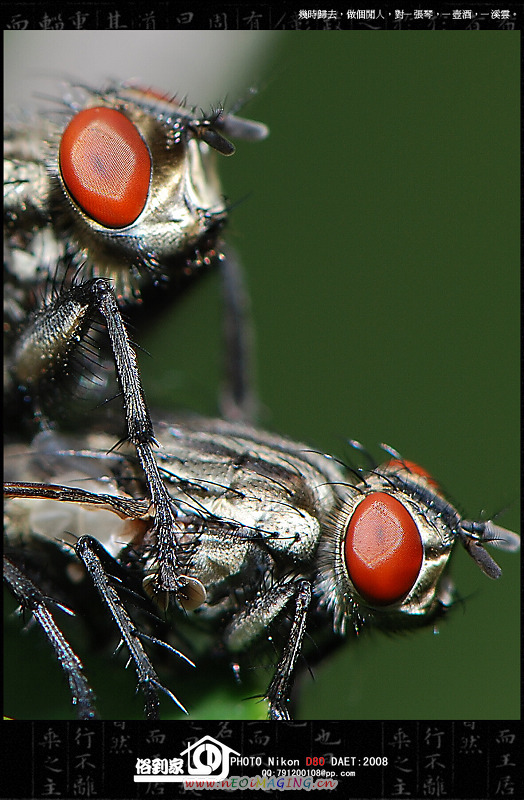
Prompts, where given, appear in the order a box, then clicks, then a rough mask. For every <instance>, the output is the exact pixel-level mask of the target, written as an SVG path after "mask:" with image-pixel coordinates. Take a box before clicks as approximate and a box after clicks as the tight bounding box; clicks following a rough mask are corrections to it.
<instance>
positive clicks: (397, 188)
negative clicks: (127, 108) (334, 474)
mask: <svg viewBox="0 0 524 800" xmlns="http://www.w3.org/2000/svg"><path fill="white" fill-rule="evenodd" d="M173 35H175V36H176V35H177V34H173ZM178 35H180V34H178ZM256 35H257V34H253V36H256ZM271 44H272V49H271V50H270V51H269V50H268V60H267V63H266V64H265V66H260V70H259V79H260V80H259V85H260V87H261V91H260V93H259V94H258V96H257V97H256V98H255V99H254V100H252V101H251V102H250V103H249V105H248V107H247V108H246V109H244V112H243V113H245V115H246V116H250V117H252V118H254V119H260V120H263V121H264V122H265V123H267V124H268V125H269V127H270V129H271V136H270V137H269V139H268V140H267V141H266V142H264V143H260V144H256V145H255V144H247V143H239V145H238V149H237V154H236V155H235V156H234V157H233V158H231V159H229V160H226V159H223V161H222V163H221V173H222V176H223V179H224V185H225V190H226V193H227V195H228V197H229V199H230V200H231V202H232V203H235V202H236V201H237V200H238V201H241V202H239V204H238V205H237V206H236V207H235V209H234V211H233V212H232V215H231V223H230V226H229V234H228V238H229V241H230V242H231V243H232V244H234V246H235V247H236V249H237V250H238V252H239V254H240V255H241V258H242V261H243V263H244V267H245V271H246V275H247V282H248V285H249V289H250V292H251V296H252V306H253V318H254V324H255V330H256V336H257V347H256V355H257V383H258V387H259V393H260V397H261V400H262V409H261V415H260V421H261V424H262V425H263V426H264V427H266V428H269V429H271V430H275V431H277V432H280V433H283V434H286V435H288V436H290V437H292V438H295V439H297V440H302V441H306V442H308V443H309V444H311V445H313V446H315V447H318V448H319V449H322V450H325V451H327V452H330V453H332V454H334V455H337V456H339V457H341V458H347V457H348V456H349V452H350V451H349V448H348V447H347V445H346V444H345V439H346V438H348V437H352V438H356V439H358V440H359V441H361V442H363V443H364V444H365V445H366V446H367V447H368V448H369V449H370V450H371V451H372V452H373V454H374V455H375V456H376V457H377V458H380V448H379V444H380V442H387V443H388V444H390V445H392V446H394V447H395V448H396V449H397V450H399V451H400V452H401V453H402V455H403V456H405V457H406V458H409V459H412V460H415V461H417V462H419V463H420V464H421V465H422V466H424V467H425V468H426V469H427V470H429V471H430V472H431V473H432V474H433V475H434V476H435V477H436V478H437V479H438V480H439V481H440V483H441V485H442V486H443V487H444V488H445V489H446V490H447V492H448V495H449V497H450V499H452V500H453V501H454V502H456V504H458V507H459V508H460V510H461V511H463V512H464V513H465V514H466V515H467V516H469V517H473V518H478V517H480V516H481V515H482V514H485V515H486V516H487V517H490V516H492V515H495V514H498V513H501V516H500V517H499V518H498V521H499V522H500V524H502V525H504V526H505V527H508V528H511V529H514V530H516V529H517V530H518V524H519V509H518V500H519V489H520V481H519V464H520V448H519V442H520V427H519V409H520V402H519V389H520V374H519V363H520V362H519V297H520V287H519V263H520V262H519V252H520V248H519V245H520V237H519V223H520V214H519V197H520V191H519V176H520V164H519V152H520V148H519V110H520V99H519V88H520V82H519V63H520V59H519V37H518V33H516V32H515V33H511V32H415V31H413V32H378V33H374V32H351V31H348V32H335V31H333V32H302V33H295V32H290V33H279V34H276V35H275V38H274V40H273V41H272V43H271ZM170 81H171V77H170V75H169V73H168V74H167V77H166V82H165V83H166V84H167V86H165V87H164V88H168V87H170ZM176 81H177V87H178V84H181V86H182V88H183V76H180V75H178V76H176ZM247 85H248V84H246V86H247ZM177 87H175V88H177ZM220 325H221V317H220V302H219V282H218V280H217V277H216V276H213V277H211V278H210V279H209V280H208V281H206V282H205V283H203V284H202V285H201V286H198V287H196V289H195V291H194V292H193V293H192V294H191V295H190V296H189V297H188V298H187V300H186V301H185V302H184V303H183V304H181V307H180V308H179V309H178V310H177V313H176V314H174V315H173V317H172V319H169V320H167V321H165V324H164V325H163V326H162V329H161V330H157V331H156V333H155V335H154V336H149V337H147V339H146V340H145V341H144V340H143V339H141V340H140V343H141V345H142V346H144V347H145V348H146V349H147V350H148V351H149V352H150V353H151V355H152V357H151V358H147V357H145V356H143V355H142V356H141V367H142V373H143V379H144V385H145V388H146V393H147V396H148V398H149V401H150V403H151V404H152V405H153V406H156V407H158V408H166V409H172V410H175V408H176V407H185V408H189V409H191V410H197V411H201V412H202V413H205V414H214V413H216V408H217V406H216V388H217V385H218V383H219V380H220V368H219V357H220V352H221V342H220ZM492 552H493V555H494V556H495V558H496V559H497V561H498V562H499V563H500V565H501V566H502V568H503V572H504V574H503V577H502V578H501V579H500V580H499V581H498V582H493V581H490V580H489V579H488V578H486V577H485V576H483V574H482V573H481V572H480V570H478V569H477V568H476V566H475V564H474V563H473V562H472V561H471V560H470V559H469V558H468V557H467V556H466V555H465V553H463V552H462V551H461V552H457V553H455V555H454V564H453V577H454V579H455V582H456V585H457V587H458V589H459V591H460V594H461V596H462V597H463V598H465V603H464V604H463V605H459V606H457V608H456V609H455V611H454V613H452V614H450V615H449V618H448V619H447V620H445V621H444V622H443V623H442V625H441V626H440V632H439V634H438V635H434V634H433V632H432V631H431V630H424V631H421V632H415V633H413V634H410V635H406V636H396V637H386V636H383V635H380V634H375V635H371V636H367V637H366V636H362V637H361V638H360V639H359V641H358V642H356V641H353V640H352V641H348V642H346V643H344V644H343V645H342V647H341V648H340V649H339V650H338V651H337V652H336V653H335V654H334V655H332V656H330V657H329V658H327V659H326V660H325V661H323V662H322V663H321V664H319V665H318V666H316V667H315V668H314V679H312V678H311V676H310V675H309V674H308V673H307V672H306V673H305V674H304V675H302V677H301V680H300V687H299V692H298V695H297V699H298V706H297V712H298V716H300V717H302V718H320V719H321V718H326V719H330V718H332V719H409V718H413V719H417V718H418V719H446V718H449V719H513V718H518V717H519V714H520V695H519V691H520V670H519V667H520V661H519V646H520V630H519V625H520V613H519V610H520V587H519V558H518V557H516V556H514V555H513V556H512V555H506V554H499V553H498V552H497V551H492ZM8 633H14V634H15V635H14V636H13V637H11V638H9V640H8V644H7V653H6V655H7V660H6V667H7V671H6V680H7V687H6V691H7V696H8V703H7V706H6V711H8V712H9V715H10V716H14V717H19V718H20V717H23V716H25V715H26V714H29V715H30V716H41V715H43V716H51V714H53V715H54V714H55V713H56V716H58V717H60V716H64V715H65V713H66V712H67V710H68V698H67V692H66V691H64V690H63V686H62V684H63V681H62V678H61V675H60V671H59V669H58V668H56V669H53V667H54V665H51V666H49V664H48V659H47V658H46V647H45V645H43V644H42V646H41V648H40V651H41V652H40V653H39V657H40V660H39V661H37V655H35V649H36V650H37V651H38V647H36V648H33V647H32V646H31V643H33V644H34V637H35V634H34V633H29V634H28V635H27V636H24V637H20V636H18V635H16V634H17V624H15V623H9V626H8ZM86 661H87V659H86ZM35 667H36V674H35ZM29 668H30V669H29ZM47 672H50V673H51V676H50V677H49V678H48V677H47V675H45V674H44V673H47ZM128 673H129V674H127V675H126V676H124V675H123V671H122V668H121V664H120V662H118V663H117V662H115V659H113V660H112V662H110V663H109V664H108V662H107V661H105V660H98V659H93V661H89V674H90V677H91V678H92V679H93V684H94V686H95V689H96V692H97V694H98V695H99V697H100V708H101V711H102V713H105V714H107V715H110V716H111V715H112V716H113V717H118V716H129V715H130V714H135V713H136V715H138V716H139V715H140V708H141V702H140V699H136V698H134V697H133V691H134V676H133V674H132V673H131V671H130V670H128ZM267 680H268V676H267V674H265V673H264V674H262V675H257V674H255V675H254V676H253V681H254V686H255V689H254V691H256V690H257V689H256V687H257V686H258V688H260V686H264V685H265V684H266V682H267ZM53 681H54V683H53ZM185 681H187V675H186V677H185V678H184V679H183V682H184V684H185ZM211 683H212V682H211ZM35 684H36V686H35ZM28 685H32V689H31V692H30V695H31V699H30V711H27V709H24V707H23V702H24V700H25V697H26V695H27V694H28V690H27V686H28ZM175 685H176V682H175ZM52 686H54V687H55V688H54V689H53V688H51V687H52ZM209 686H210V680H209V676H207V677H206V674H205V673H204V672H199V671H197V672H195V677H194V678H193V677H191V685H190V686H189V684H187V685H182V686H181V688H180V689H179V690H178V694H179V696H180V698H181V699H183V700H184V701H187V702H188V704H189V707H190V708H192V709H193V711H194V713H195V715H197V716H198V715H202V716H204V717H211V716H216V717H218V718H220V717H222V718H227V717H228V716H230V717H234V716H237V715H241V714H244V713H246V710H247V709H249V710H248V713H260V706H254V705H251V706H248V705H246V704H245V703H243V702H242V699H241V698H242V697H243V696H245V694H246V692H245V691H242V687H240V689H239V688H238V687H236V686H234V684H233V681H232V679H231V678H230V676H229V675H224V676H223V678H222V679H221V680H220V682H219V683H218V688H217V691H216V692H213V691H211V692H209ZM186 689H187V691H186ZM249 689H250V691H249V693H253V691H252V689H253V687H251V686H249ZM53 692H54V693H53ZM35 693H36V695H37V696H38V695H41V700H42V706H41V708H40V707H38V706H37V705H35V701H34V695H35ZM188 696H189V697H191V698H192V701H191V702H190V700H189V699H188ZM130 698H131V700H130ZM131 708H132V709H134V711H130V709H131Z"/></svg>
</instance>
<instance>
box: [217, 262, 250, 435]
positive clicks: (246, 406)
mask: <svg viewBox="0 0 524 800" xmlns="http://www.w3.org/2000/svg"><path fill="white" fill-rule="evenodd" d="M220 270H221V277H222V295H223V304H224V344H225V347H224V352H225V365H224V376H225V378H224V384H223V387H222V392H221V402H220V407H221V412H222V415H223V417H225V419H227V420H230V421H233V422H246V423H250V422H253V420H254V419H255V417H256V411H257V402H256V392H255V388H254V385H253V364H252V352H253V329H252V325H251V315H250V308H249V296H248V293H247V290H246V288H245V286H244V279H243V274H242V268H241V266H240V263H239V261H238V259H237V257H236V255H235V254H234V253H233V252H232V251H231V249H230V248H227V250H226V251H225V254H224V258H223V260H222V261H221V263H220Z"/></svg>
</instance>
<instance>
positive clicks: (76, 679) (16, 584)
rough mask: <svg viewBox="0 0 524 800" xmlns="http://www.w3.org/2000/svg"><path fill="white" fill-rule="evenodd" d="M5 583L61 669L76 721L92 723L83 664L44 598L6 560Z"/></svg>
mask: <svg viewBox="0 0 524 800" xmlns="http://www.w3.org/2000/svg"><path fill="white" fill-rule="evenodd" d="M4 580H5V581H6V583H7V584H8V585H9V587H10V588H11V591H12V592H13V594H14V595H15V597H16V598H17V600H18V601H19V602H20V605H21V608H22V609H24V610H25V609H27V610H28V611H30V612H31V614H32V615H33V618H34V619H35V620H36V621H37V623H38V624H39V625H40V627H41V628H42V630H43V631H44V633H45V635H46V636H47V638H48V640H49V642H50V644H51V646H52V647H53V650H54V651H55V655H56V657H57V659H58V661H59V662H60V666H61V667H62V669H63V670H64V672H65V674H66V675H67V680H68V683H69V688H70V691H71V694H72V696H73V704H74V705H76V707H77V717H78V719H94V718H95V717H96V713H95V709H94V705H93V693H92V691H91V689H90V688H89V685H88V683H87V680H86V678H85V676H84V673H83V671H82V670H83V667H82V662H81V661H80V659H79V658H78V656H77V655H76V653H75V652H74V651H73V650H72V649H71V646H70V644H69V643H68V642H67V640H66V639H65V638H64V636H63V634H62V632H61V631H60V629H59V627H58V626H57V624H56V622H55V620H54V619H53V616H52V614H51V612H50V611H49V609H48V607H47V605H46V602H45V598H44V596H43V595H42V593H41V592H40V590H39V589H37V587H36V586H35V585H34V583H33V582H32V581H30V580H29V578H27V577H26V576H25V575H24V574H23V573H22V572H21V571H20V570H19V569H18V567H16V566H15V565H14V564H13V563H12V561H10V560H9V559H8V558H6V557H5V556H4ZM69 613H71V612H69Z"/></svg>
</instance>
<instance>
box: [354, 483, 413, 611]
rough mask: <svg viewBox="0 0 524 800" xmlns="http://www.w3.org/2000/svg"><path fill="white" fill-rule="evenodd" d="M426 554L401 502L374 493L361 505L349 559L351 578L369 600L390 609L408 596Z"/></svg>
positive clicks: (356, 517) (380, 493) (384, 494)
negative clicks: (388, 606) (423, 555)
mask: <svg viewBox="0 0 524 800" xmlns="http://www.w3.org/2000/svg"><path fill="white" fill-rule="evenodd" d="M422 554H423V548H422V540H421V538H420V534H419V532H418V529H417V526H416V524H415V522H414V520H413V517H412V516H411V514H409V512H408V511H407V509H406V508H405V507H404V506H403V505H402V503H401V502H399V501H398V500H396V499H395V498H394V497H391V495H389V494H386V493H385V492H374V493H373V494H370V495H368V496H367V497H365V498H364V500H362V502H361V503H359V505H358V506H357V508H356V509H355V513H354V514H353V516H352V517H351V521H350V523H349V525H348V529H347V534H346V543H345V557H346V565H347V568H348V572H349V577H350V578H351V580H352V582H353V583H354V585H355V587H356V589H357V590H358V592H359V593H360V594H361V595H362V597H363V598H364V599H365V600H367V601H368V602H369V603H371V604H372V605H374V606H387V605H390V604H391V603H396V602H398V601H400V600H402V599H403V598H404V597H406V595H407V594H409V592H410V591H411V589H412V588H413V586H414V585H415V583H416V580H417V577H418V574H419V572H420V567H421V565H422Z"/></svg>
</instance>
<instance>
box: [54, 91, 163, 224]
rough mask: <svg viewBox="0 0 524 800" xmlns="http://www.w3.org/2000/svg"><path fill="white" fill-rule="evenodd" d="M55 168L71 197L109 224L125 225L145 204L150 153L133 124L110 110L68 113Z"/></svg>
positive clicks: (90, 214) (149, 174)
mask: <svg viewBox="0 0 524 800" xmlns="http://www.w3.org/2000/svg"><path fill="white" fill-rule="evenodd" d="M60 170H61V172H62V177H63V179H64V183H65V185H66V186H67V189H68V191H69V193H70V194H71V197H72V198H73V200H74V201H75V202H76V203H78V205H79V206H80V207H81V208H82V209H83V210H84V211H85V213H86V214H87V215H88V216H90V217H91V218H92V219H94V220H95V221H96V222H99V223H100V224H101V225H105V226H106V227H108V228H124V227H125V226H126V225H130V224H131V223H132V222H134V221H135V220H136V218H137V217H138V216H139V215H140V213H141V211H142V209H143V208H144V206H145V204H146V200H147V195H148V192H149V180H150V176H151V158H150V156H149V151H148V149H147V146H146V144H145V142H144V140H143V139H142V138H141V136H140V134H139V132H138V130H137V129H136V128H135V126H134V125H133V123H132V122H131V121H130V120H129V119H128V118H127V117H125V116H124V115H123V114H121V113H120V111H116V110H115V109H113V108H104V107H100V108H88V109H86V110H85V111H80V112H79V113H78V114H77V115H76V116H74V117H73V119H72V120H71V122H70V123H69V125H68V126H67V128H66V129H65V131H64V133H63V136H62V141H61V142H60Z"/></svg>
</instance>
